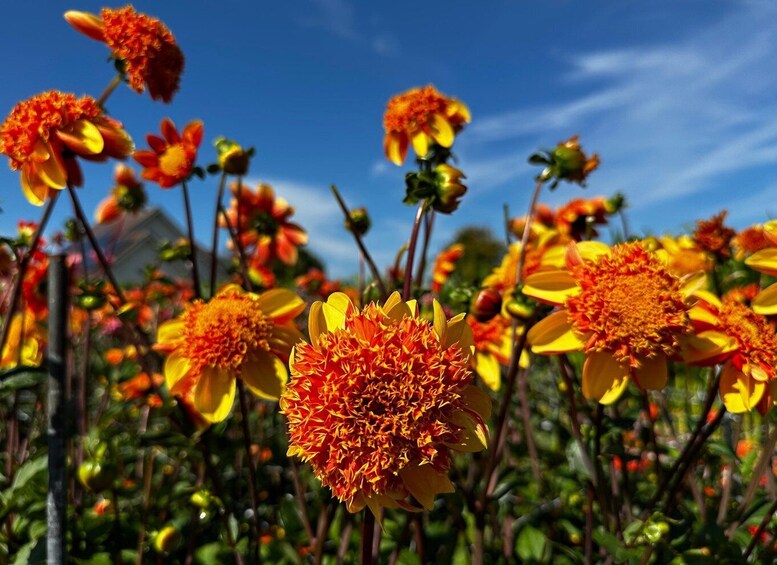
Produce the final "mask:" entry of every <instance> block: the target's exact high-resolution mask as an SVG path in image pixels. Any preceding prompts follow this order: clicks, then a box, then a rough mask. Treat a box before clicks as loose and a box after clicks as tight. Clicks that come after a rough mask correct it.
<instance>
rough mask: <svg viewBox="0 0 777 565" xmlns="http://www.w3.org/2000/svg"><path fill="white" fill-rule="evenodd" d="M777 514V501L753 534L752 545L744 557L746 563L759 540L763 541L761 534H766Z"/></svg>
mask: <svg viewBox="0 0 777 565" xmlns="http://www.w3.org/2000/svg"><path fill="white" fill-rule="evenodd" d="M775 512H777V500H775V501H774V502H773V503H772V505H771V506H770V507H769V509H768V510H767V511H766V514H764V517H763V520H761V523H760V524H759V525H758V529H757V530H756V531H755V532H754V533H753V537H752V539H751V540H750V543H749V544H748V545H747V549H745V553H744V554H743V555H742V557H744V559H745V561H747V560H748V558H749V557H750V554H752V553H753V550H754V549H755V545H756V544H757V543H758V540H760V539H761V534H763V533H764V531H765V530H766V526H768V525H769V522H771V521H772V517H773V516H774V513H775Z"/></svg>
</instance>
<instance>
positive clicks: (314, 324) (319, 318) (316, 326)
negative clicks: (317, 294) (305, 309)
mask: <svg viewBox="0 0 777 565" xmlns="http://www.w3.org/2000/svg"><path fill="white" fill-rule="evenodd" d="M322 307H323V302H314V303H313V304H311V306H310V316H309V317H308V333H309V334H310V343H311V344H313V347H318V338H319V336H320V335H321V334H322V333H325V332H326V331H327V328H326V318H325V317H324V311H323V309H322Z"/></svg>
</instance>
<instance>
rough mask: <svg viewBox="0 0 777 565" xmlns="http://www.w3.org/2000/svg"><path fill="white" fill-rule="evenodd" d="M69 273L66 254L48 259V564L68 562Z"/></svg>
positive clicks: (58, 564)
mask: <svg viewBox="0 0 777 565" xmlns="http://www.w3.org/2000/svg"><path fill="white" fill-rule="evenodd" d="M68 306H69V301H68V272H67V265H66V264H65V255H59V254H58V255H52V256H50V257H49V347H48V350H49V353H48V370H49V376H48V401H47V403H46V406H47V411H48V413H47V423H48V447H49V491H48V498H47V500H46V521H47V524H48V533H47V537H46V550H47V556H48V563H49V565H61V564H63V563H64V562H65V542H64V540H65V516H66V510H67V509H66V504H67V500H66V497H65V496H66V495H65V395H64V390H65V371H67V365H66V358H65V357H66V351H67V317H68Z"/></svg>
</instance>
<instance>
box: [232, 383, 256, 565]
mask: <svg viewBox="0 0 777 565" xmlns="http://www.w3.org/2000/svg"><path fill="white" fill-rule="evenodd" d="M237 395H238V399H239V401H240V415H241V416H242V418H241V422H242V424H243V448H244V449H245V452H246V463H247V464H248V490H249V491H250V493H251V510H252V511H253V514H254V528H255V530H256V548H255V549H256V554H255V557H256V563H258V562H259V543H260V542H259V540H260V539H261V537H262V528H261V526H260V524H259V498H258V497H257V494H256V469H255V468H254V458H253V456H252V455H251V432H250V430H249V429H248V399H247V398H246V395H247V393H246V390H245V385H244V384H243V381H242V379H239V378H238V379H237Z"/></svg>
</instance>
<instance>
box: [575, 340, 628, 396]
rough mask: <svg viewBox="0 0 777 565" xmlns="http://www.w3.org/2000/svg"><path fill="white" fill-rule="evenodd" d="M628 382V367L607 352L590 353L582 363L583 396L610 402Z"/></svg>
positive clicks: (621, 392) (621, 391)
mask: <svg viewBox="0 0 777 565" xmlns="http://www.w3.org/2000/svg"><path fill="white" fill-rule="evenodd" d="M628 384H629V369H628V367H627V366H626V365H624V364H622V363H618V361H616V360H615V358H614V357H613V356H612V355H610V354H609V353H592V354H590V355H587V356H586V359H585V364H584V365H583V396H585V397H586V398H588V399H591V400H598V401H599V403H600V404H612V403H613V402H615V401H616V400H618V398H620V395H621V394H623V391H624V390H626V386H627V385H628Z"/></svg>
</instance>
